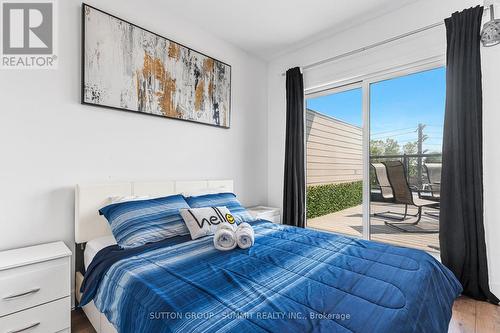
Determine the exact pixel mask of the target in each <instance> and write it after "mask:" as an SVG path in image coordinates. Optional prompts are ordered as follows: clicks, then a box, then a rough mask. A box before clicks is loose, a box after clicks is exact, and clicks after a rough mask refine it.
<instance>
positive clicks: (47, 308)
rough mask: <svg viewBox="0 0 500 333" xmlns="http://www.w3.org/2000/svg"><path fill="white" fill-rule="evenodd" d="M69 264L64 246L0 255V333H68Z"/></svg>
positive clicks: (1, 253) (69, 305) (15, 251)
mask: <svg viewBox="0 0 500 333" xmlns="http://www.w3.org/2000/svg"><path fill="white" fill-rule="evenodd" d="M70 262H71V251H70V250H69V249H68V248H67V247H66V245H64V243H63V242H55V243H48V244H42V245H37V246H30V247H25V248H20V249H15V250H8V251H2V252H0V333H21V332H27V333H35V332H36V333H42V332H43V333H49V332H70V331H71V296H70V295H71V290H70V274H71V273H70V266H71V265H70Z"/></svg>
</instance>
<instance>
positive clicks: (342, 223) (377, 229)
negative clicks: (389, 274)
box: [307, 202, 439, 253]
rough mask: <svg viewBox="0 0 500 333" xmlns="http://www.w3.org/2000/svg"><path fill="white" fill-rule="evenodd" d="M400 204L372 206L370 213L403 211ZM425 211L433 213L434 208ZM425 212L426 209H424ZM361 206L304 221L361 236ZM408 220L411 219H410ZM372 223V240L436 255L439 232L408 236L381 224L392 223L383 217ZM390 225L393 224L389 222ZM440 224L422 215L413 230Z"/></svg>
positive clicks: (315, 225) (412, 211)
mask: <svg viewBox="0 0 500 333" xmlns="http://www.w3.org/2000/svg"><path fill="white" fill-rule="evenodd" d="M403 208H404V206H403V205H395V204H392V203H378V202H376V203H372V204H371V214H373V213H380V212H385V211H388V210H390V211H393V212H402V211H403ZM427 211H429V212H433V213H436V210H434V209H428V210H427ZM409 212H410V213H411V214H414V213H416V210H415V209H411V208H410V209H409ZM424 212H425V210H424ZM361 219H362V205H359V206H356V207H352V208H348V209H345V210H342V211H340V212H336V213H332V214H328V215H324V216H320V217H316V218H313V219H309V220H308V221H307V227H308V228H313V229H318V230H323V231H329V232H335V233H341V234H345V235H349V236H355V237H361V236H362V225H361V224H362V222H361ZM409 220H410V221H413V220H414V218H413V217H410V218H409ZM370 221H371V240H374V241H379V242H385V243H391V244H394V245H399V246H405V247H412V248H417V249H421V250H424V251H428V252H434V253H439V250H438V249H439V236H438V235H439V234H438V233H409V232H403V231H399V230H397V229H395V228H393V227H391V226H388V225H385V224H384V221H391V220H388V219H384V218H382V217H377V216H373V215H372V216H370ZM391 222H392V221H391ZM438 225H439V222H438V220H437V219H436V218H432V217H430V216H427V215H426V214H423V217H422V220H421V221H420V222H419V224H418V225H417V226H415V227H412V228H413V230H415V231H419V230H437V229H438Z"/></svg>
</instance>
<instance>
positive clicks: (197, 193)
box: [181, 187, 229, 198]
mask: <svg viewBox="0 0 500 333" xmlns="http://www.w3.org/2000/svg"><path fill="white" fill-rule="evenodd" d="M225 192H229V191H227V190H225V188H224V187H213V188H210V187H209V188H205V189H203V190H196V191H186V192H182V193H181V194H182V195H183V196H184V197H186V198H188V197H198V196H200V195H207V194H217V193H225Z"/></svg>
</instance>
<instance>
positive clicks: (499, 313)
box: [71, 296, 500, 333]
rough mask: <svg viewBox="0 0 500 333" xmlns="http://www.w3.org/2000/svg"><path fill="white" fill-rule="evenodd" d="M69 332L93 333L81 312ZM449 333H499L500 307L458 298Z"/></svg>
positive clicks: (72, 314) (72, 317)
mask: <svg viewBox="0 0 500 333" xmlns="http://www.w3.org/2000/svg"><path fill="white" fill-rule="evenodd" d="M71 332H75V333H95V330H94V328H93V327H92V325H91V324H90V322H89V321H88V320H87V318H86V317H85V313H84V312H83V311H82V310H75V311H72V312H71ZM448 332H449V333H498V332H500V307H499V306H496V305H492V304H489V303H485V302H478V301H474V300H472V299H470V298H467V297H463V296H461V297H459V298H458V299H457V300H456V301H455V304H454V305H453V317H452V318H451V321H450V326H449V329H448Z"/></svg>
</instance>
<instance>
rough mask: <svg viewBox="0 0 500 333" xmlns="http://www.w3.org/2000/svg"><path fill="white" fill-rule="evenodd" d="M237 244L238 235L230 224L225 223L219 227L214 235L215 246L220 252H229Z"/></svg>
mask: <svg viewBox="0 0 500 333" xmlns="http://www.w3.org/2000/svg"><path fill="white" fill-rule="evenodd" d="M237 245H238V243H237V242H236V233H235V232H234V229H233V227H232V226H231V225H230V224H228V223H223V224H221V225H219V226H218V227H217V230H216V231H215V234H214V246H215V248H216V249H217V250H220V251H229V250H232V249H234V248H235V247H236V246H237Z"/></svg>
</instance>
